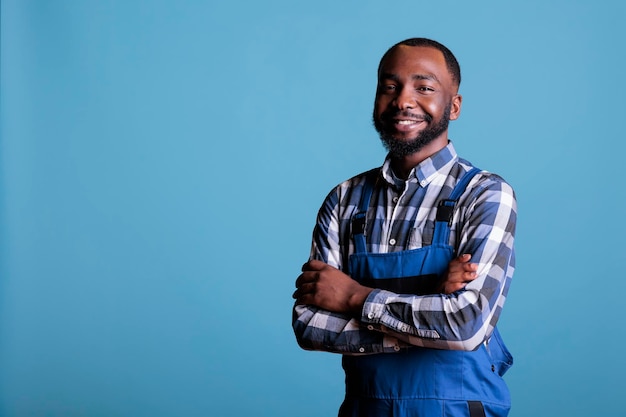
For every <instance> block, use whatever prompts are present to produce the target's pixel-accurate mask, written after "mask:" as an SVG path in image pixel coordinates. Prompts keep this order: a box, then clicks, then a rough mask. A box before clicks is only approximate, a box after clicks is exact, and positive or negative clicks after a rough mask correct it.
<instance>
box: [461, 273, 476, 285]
mask: <svg viewBox="0 0 626 417" xmlns="http://www.w3.org/2000/svg"><path fill="white" fill-rule="evenodd" d="M477 277H478V274H477V273H476V272H464V273H463V280H464V282H465V283H466V284H467V283H468V282H471V281H474V280H475V279H476V278H477Z"/></svg>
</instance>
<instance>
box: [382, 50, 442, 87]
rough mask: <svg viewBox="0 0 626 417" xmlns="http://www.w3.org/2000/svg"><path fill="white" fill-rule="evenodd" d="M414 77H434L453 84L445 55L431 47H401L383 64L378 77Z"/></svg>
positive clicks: (391, 53)
mask: <svg viewBox="0 0 626 417" xmlns="http://www.w3.org/2000/svg"><path fill="white" fill-rule="evenodd" d="M386 75H387V76H388V75H393V76H395V77H403V76H407V77H412V76H415V75H432V76H434V77H436V78H437V79H438V80H440V82H444V81H445V82H448V83H451V82H452V76H451V75H450V71H448V67H447V65H446V60H445V58H444V56H443V53H441V51H439V50H438V49H436V48H432V47H429V46H408V45H399V46H397V47H396V48H394V49H393V50H392V51H391V52H390V53H389V54H388V55H387V56H386V57H385V58H384V59H383V61H382V62H381V64H380V71H379V74H378V76H379V77H384V76H386Z"/></svg>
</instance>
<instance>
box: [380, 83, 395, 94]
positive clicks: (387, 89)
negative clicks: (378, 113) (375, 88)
mask: <svg viewBox="0 0 626 417" xmlns="http://www.w3.org/2000/svg"><path fill="white" fill-rule="evenodd" d="M380 91H381V92H383V93H393V92H394V91H396V85H395V84H383V85H381V86H380Z"/></svg>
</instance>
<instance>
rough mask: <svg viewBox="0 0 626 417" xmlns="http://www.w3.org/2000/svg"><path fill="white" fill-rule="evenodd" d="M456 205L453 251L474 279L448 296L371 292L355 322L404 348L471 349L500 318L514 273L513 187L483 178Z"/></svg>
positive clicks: (515, 206)
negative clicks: (472, 267)
mask: <svg viewBox="0 0 626 417" xmlns="http://www.w3.org/2000/svg"><path fill="white" fill-rule="evenodd" d="M459 204H461V205H464V204H467V206H466V207H467V208H466V209H465V210H461V212H463V211H464V213H461V214H457V215H459V216H461V217H462V219H460V220H459V221H460V223H459V227H460V229H459V231H458V236H459V238H458V239H459V244H458V246H457V248H456V253H457V255H458V254H462V253H469V254H471V255H472V260H471V262H474V263H477V264H478V271H477V274H478V277H477V278H476V279H475V280H474V281H472V282H471V283H469V284H468V285H467V286H466V287H465V289H463V290H461V291H457V292H455V293H453V294H449V295H445V294H435V295H426V296H411V295H399V294H394V293H391V292H388V291H383V290H374V291H373V292H372V293H371V294H370V295H369V297H368V298H367V300H366V302H365V305H364V307H363V311H362V317H361V321H362V322H363V323H367V324H369V325H370V326H373V328H374V329H376V330H379V331H381V332H383V333H385V334H389V335H393V336H395V337H398V338H400V339H401V340H404V341H405V342H407V343H409V344H410V345H415V346H423V347H429V348H438V349H455V350H475V349H477V348H478V347H479V346H480V345H481V344H482V343H483V342H484V341H485V340H487V339H488V338H489V337H490V336H491V333H492V332H493V329H494V327H495V325H496V322H497V320H498V318H499V316H500V312H501V310H502V306H503V304H504V301H505V299H506V294H507V292H508V288H509V286H510V283H511V279H512V276H513V271H514V269H515V255H514V250H513V242H514V236H515V223H516V218H517V204H516V199H515V194H514V192H513V189H512V188H511V187H510V186H509V185H508V184H507V183H506V182H504V181H503V180H502V179H501V178H499V177H498V176H496V175H494V174H489V175H488V176H486V178H484V179H482V180H481V182H480V183H479V184H478V185H477V186H476V187H473V189H472V190H471V192H469V196H468V197H466V198H465V199H464V200H462V201H460V202H459Z"/></svg>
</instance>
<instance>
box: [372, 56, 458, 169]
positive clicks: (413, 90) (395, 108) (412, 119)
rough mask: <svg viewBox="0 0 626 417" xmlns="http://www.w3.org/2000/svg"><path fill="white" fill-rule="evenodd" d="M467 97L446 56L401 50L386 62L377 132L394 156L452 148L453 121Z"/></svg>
mask: <svg viewBox="0 0 626 417" xmlns="http://www.w3.org/2000/svg"><path fill="white" fill-rule="evenodd" d="M460 110H461V96H459V95H458V94H457V85H456V83H455V82H454V81H453V80H452V76H451V75H450V72H449V71H448V68H447V66H446V62H445V59H444V57H443V54H442V53H441V52H440V51H439V50H437V49H435V48H431V47H421V46H406V45H401V46H398V47H397V48H395V49H394V50H393V51H392V52H391V53H390V54H389V55H388V56H387V57H386V58H385V60H384V61H383V62H382V64H381V66H380V71H379V74H378V88H377V90H376V101H375V104H374V127H375V128H376V130H377V131H378V133H379V134H380V138H381V140H382V141H383V144H384V145H385V147H386V148H387V149H388V150H389V152H390V153H391V154H392V156H394V157H398V158H400V157H404V156H408V155H411V154H413V153H415V152H418V151H419V150H421V149H422V148H423V147H424V146H426V145H428V144H429V143H431V142H433V141H434V140H436V139H439V140H445V141H446V143H447V131H448V122H449V121H450V120H455V119H457V118H458V116H459V113H460Z"/></svg>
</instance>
